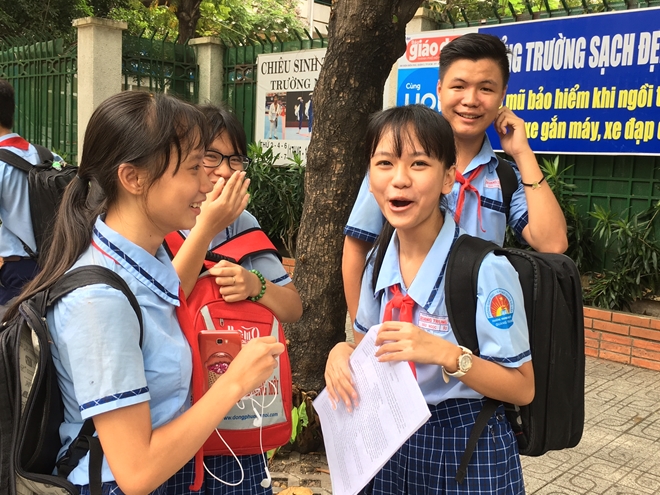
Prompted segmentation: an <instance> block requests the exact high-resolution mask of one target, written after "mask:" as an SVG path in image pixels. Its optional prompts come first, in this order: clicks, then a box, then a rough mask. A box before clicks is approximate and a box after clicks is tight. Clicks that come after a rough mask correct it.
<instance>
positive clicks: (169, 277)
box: [92, 217, 179, 306]
mask: <svg viewBox="0 0 660 495" xmlns="http://www.w3.org/2000/svg"><path fill="white" fill-rule="evenodd" d="M92 241H93V242H94V243H95V244H96V245H97V246H98V247H99V249H101V250H102V251H103V252H104V253H105V254H106V255H108V256H109V257H110V258H112V259H113V260H115V261H116V262H117V263H119V264H120V265H121V266H122V267H123V268H124V269H125V270H126V271H128V272H129V273H130V274H131V275H133V276H134V277H135V278H136V279H137V280H139V281H140V282H141V283H142V284H144V285H145V286H146V287H147V288H148V289H150V290H151V291H153V292H154V293H155V294H156V295H158V296H159V297H161V298H162V299H164V300H165V301H167V302H168V303H170V304H173V305H175V306H179V297H178V293H179V277H178V276H177V273H176V271H175V270H174V267H173V266H172V262H171V261H170V258H169V256H168V255H167V252H166V251H165V249H164V248H163V246H159V247H158V251H156V256H152V255H151V254H149V253H148V252H147V251H145V250H144V249H143V248H141V247H140V246H138V245H137V244H134V243H133V242H131V241H129V240H128V239H126V238H125V237H124V236H122V235H121V234H119V233H117V232H115V231H114V230H112V229H111V228H110V227H108V226H107V225H106V224H105V222H104V221H103V219H102V218H101V217H99V218H97V219H96V223H95V224H94V230H93V233H92Z"/></svg>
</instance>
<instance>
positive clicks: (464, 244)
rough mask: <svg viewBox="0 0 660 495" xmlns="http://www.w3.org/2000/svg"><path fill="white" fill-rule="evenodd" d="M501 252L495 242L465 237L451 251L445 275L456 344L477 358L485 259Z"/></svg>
mask: <svg viewBox="0 0 660 495" xmlns="http://www.w3.org/2000/svg"><path fill="white" fill-rule="evenodd" d="M497 248H499V246H498V245H497V244H495V243H493V242H490V241H486V240H484V239H480V238H478V237H472V236H470V235H467V234H463V235H461V236H460V237H459V238H458V239H456V241H455V242H454V245H453V246H452V248H451V253H450V254H449V261H448V262H447V273H446V274H445V277H446V278H445V304H446V306H447V317H448V318H449V324H450V325H451V329H452V331H453V332H454V335H455V336H456V340H457V341H458V343H459V344H460V345H462V346H463V347H467V348H468V349H470V350H471V351H472V353H473V354H474V355H475V356H478V355H479V342H478V341H477V327H476V322H475V314H476V313H477V282H478V279H479V268H480V267H481V262H482V261H483V259H484V258H485V256H486V255H487V254H488V253H490V252H491V251H493V250H495V249H497Z"/></svg>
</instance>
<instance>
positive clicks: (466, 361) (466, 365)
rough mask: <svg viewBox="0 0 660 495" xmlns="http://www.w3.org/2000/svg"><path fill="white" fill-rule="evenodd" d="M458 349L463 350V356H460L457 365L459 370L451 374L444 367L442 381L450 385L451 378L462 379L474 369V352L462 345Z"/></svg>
mask: <svg viewBox="0 0 660 495" xmlns="http://www.w3.org/2000/svg"><path fill="white" fill-rule="evenodd" d="M458 347H459V348H460V349H461V355H460V356H458V361H457V363H456V367H457V368H458V369H457V370H456V371H454V372H453V373H450V372H448V371H447V370H446V369H445V367H444V366H443V367H442V379H443V380H444V381H445V383H449V377H450V376H453V377H454V378H460V377H461V376H463V375H465V373H467V372H468V371H470V368H472V351H471V350H470V349H468V348H467V347H463V346H462V345H459V346H458Z"/></svg>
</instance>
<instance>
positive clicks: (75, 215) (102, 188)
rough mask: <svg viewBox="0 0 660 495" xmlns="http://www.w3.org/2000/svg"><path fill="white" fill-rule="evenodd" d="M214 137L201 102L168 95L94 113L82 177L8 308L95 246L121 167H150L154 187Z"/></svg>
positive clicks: (124, 99) (114, 99)
mask: <svg viewBox="0 0 660 495" xmlns="http://www.w3.org/2000/svg"><path fill="white" fill-rule="evenodd" d="M209 139H210V135H209V133H208V126H207V124H206V118H205V117H204V114H202V112H200V111H199V110H198V109H197V108H196V107H195V106H193V105H191V104H189V103H186V102H183V101H181V100H178V99H177V98H174V97H172V96H167V95H164V94H150V93H145V92H131V91H127V92H123V93H118V94H116V95H114V96H111V97H110V98H108V99H107V100H105V101H104V102H102V103H101V104H100V105H99V107H98V108H97V109H96V110H95V111H94V113H93V114H92V117H91V118H90V120H89V123H88V124H87V129H86V131H85V141H84V144H83V152H82V157H81V161H80V165H79V168H78V176H77V177H76V178H75V179H74V180H72V181H71V182H70V183H69V185H68V186H67V188H66V190H65V192H64V196H63V198H62V203H61V205H60V208H59V210H58V214H57V219H56V221H55V226H54V229H53V238H52V242H51V244H50V246H49V248H48V249H47V250H46V251H45V252H42V253H39V256H40V261H41V263H40V265H41V270H40V272H39V274H38V275H37V276H36V277H35V278H34V280H32V281H31V282H30V283H28V284H27V285H26V287H25V288H24V289H23V291H22V293H21V294H20V296H19V297H18V299H17V302H16V303H15V304H14V305H13V306H12V308H11V309H10V310H9V311H8V312H7V316H6V317H5V318H6V319H7V320H8V319H10V318H11V317H12V316H13V314H15V311H16V308H17V306H18V304H20V302H21V301H24V300H25V299H28V298H29V297H31V296H32V295H34V294H36V293H37V292H39V291H41V290H43V289H45V288H47V287H50V286H51V285H52V284H54V283H55V282H56V281H57V280H58V279H59V278H60V277H61V276H62V275H63V274H64V273H65V272H66V271H67V270H68V269H69V268H70V267H71V266H72V265H73V264H74V263H75V262H76V260H77V259H78V258H79V257H80V255H81V254H82V253H83V252H84V251H85V250H86V249H87V248H88V247H89V244H90V241H91V237H92V229H93V227H94V222H95V221H96V218H97V217H98V216H99V215H100V214H102V213H104V212H106V211H107V210H108V207H109V206H112V205H113V204H114V203H115V202H116V201H117V198H118V194H119V187H120V186H119V176H118V171H119V166H120V165H121V164H123V163H130V164H131V165H133V166H134V167H135V168H136V169H139V170H144V171H146V175H147V178H146V183H145V186H146V189H145V191H148V190H149V189H150V188H151V187H152V186H153V185H154V184H155V183H156V181H158V179H160V178H161V177H162V176H163V175H164V174H165V172H166V171H167V169H168V168H169V166H170V162H171V161H172V160H173V159H176V168H175V173H176V172H177V171H178V170H179V166H180V165H181V163H182V162H183V161H184V160H185V159H186V157H187V155H188V153H190V152H192V151H194V150H197V149H206V147H207V146H208V144H209Z"/></svg>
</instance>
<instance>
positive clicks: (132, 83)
mask: <svg viewBox="0 0 660 495" xmlns="http://www.w3.org/2000/svg"><path fill="white" fill-rule="evenodd" d="M122 75H123V78H124V81H123V86H124V89H125V90H134V91H135V90H137V91H152V92H155V93H169V94H173V95H176V96H178V97H180V98H182V99H184V100H187V101H191V102H193V103H197V101H198V98H199V67H198V65H197V60H196V58H195V51H194V50H193V49H192V47H190V46H188V43H187V42H186V43H185V44H179V43H177V40H176V39H174V40H171V41H168V40H167V37H165V39H163V40H157V39H154V38H153V37H151V38H142V37H140V36H131V35H129V34H128V33H126V32H124V33H123V35H122Z"/></svg>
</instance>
